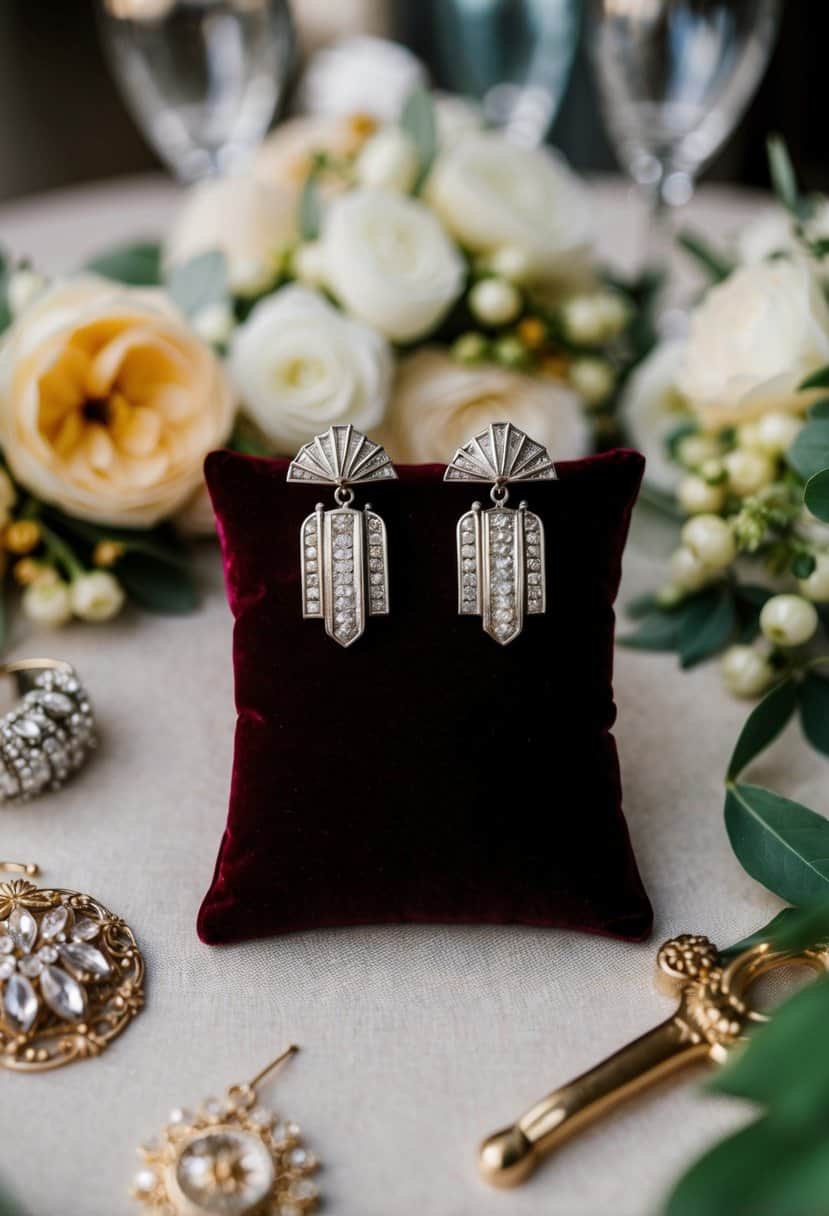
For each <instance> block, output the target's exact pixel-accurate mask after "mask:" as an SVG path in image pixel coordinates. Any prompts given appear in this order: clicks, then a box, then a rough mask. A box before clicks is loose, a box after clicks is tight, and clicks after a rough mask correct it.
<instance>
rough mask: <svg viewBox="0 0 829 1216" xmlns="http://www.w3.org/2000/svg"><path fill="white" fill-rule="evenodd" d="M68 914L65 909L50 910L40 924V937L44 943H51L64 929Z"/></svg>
mask: <svg viewBox="0 0 829 1216" xmlns="http://www.w3.org/2000/svg"><path fill="white" fill-rule="evenodd" d="M68 917H69V913H68V912H67V910H66V908H64V907H60V908H52V909H51V910H50V911H49V912H47V913H46V915H45V916H44V918H43V920H42V921H41V922H40V935H41V937H42V938H43V940H44V941H45V942H52V941H54V940H55V938H56V937H57V936H58V934H59V933H63V931H64V929H65V928H66V921H67V919H68Z"/></svg>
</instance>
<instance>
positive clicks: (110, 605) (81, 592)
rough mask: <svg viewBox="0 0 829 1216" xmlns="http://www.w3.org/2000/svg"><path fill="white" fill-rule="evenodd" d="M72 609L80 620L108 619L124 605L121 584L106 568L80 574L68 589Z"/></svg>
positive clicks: (115, 614)
mask: <svg viewBox="0 0 829 1216" xmlns="http://www.w3.org/2000/svg"><path fill="white" fill-rule="evenodd" d="M70 597H71V603H72V611H73V612H74V614H75V616H77V617H80V619H81V620H82V621H108V620H110V619H111V618H112V617H114V616H117V615H118V613H119V612H120V611H121V609H122V608H123V606H124V599H125V596H124V591H123V588H122V587H121V584H120V583H119V582H118V580H117V579H116V578H115V577H114V575H112V574H109V573H108V572H107V571H106V570H93V571H92V572H91V573H90V574H80V575H78V577H77V578H76V579H75V580H74V581H73V583H72V587H71V590H70Z"/></svg>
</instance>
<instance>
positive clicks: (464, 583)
mask: <svg viewBox="0 0 829 1216" xmlns="http://www.w3.org/2000/svg"><path fill="white" fill-rule="evenodd" d="M460 549H461V552H460V560H461V611H462V612H464V613H477V612H478V547H477V541H476V537H475V517H474V515H473V514H472V513H471V512H470V514H469V515H464V517H463V519H462V520H461V524H460Z"/></svg>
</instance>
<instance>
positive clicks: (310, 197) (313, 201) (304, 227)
mask: <svg viewBox="0 0 829 1216" xmlns="http://www.w3.org/2000/svg"><path fill="white" fill-rule="evenodd" d="M297 220H298V226H299V235H300V236H301V238H302V240H303V241H315V240H316V239H317V237H318V236H319V234H320V232H321V230H322V197H321V195H320V191H319V186H318V184H317V175H316V172H311V173H309V174H308V176H307V178H306V179H305V184H304V186H303V187H302V193H301V194H300V196H299V210H298V216H297Z"/></svg>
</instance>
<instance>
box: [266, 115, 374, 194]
mask: <svg viewBox="0 0 829 1216" xmlns="http://www.w3.org/2000/svg"><path fill="white" fill-rule="evenodd" d="M375 128H376V124H375V123H374V122H373V120H370V119H369V120H365V119H350V118H336V117H334V118H320V117H302V118H290V119H288V121H287V122H282V123H280V124H279V126H278V127H276V128H275V130H274V131H273V132H272V134H270V135H269V136H268V138H267V139H266V140H265V141H264V143H263V144H262V146H261V147H260V148H259V151H258V152H257V154H256V159H255V161H254V164H253V176H254V177H255V178H256V180H257V181H259V182H263V183H264V184H265V185H266V186H268V187H269V188H270V189H271V190H276V191H278V192H279V194H280V195H282V196H284V197H286V198H287V199H288V200H289V202H290V204H291V206H293V207H296V204H297V203H298V201H299V196H300V193H301V191H302V187H303V186H304V185H305V181H306V179H307V177H308V174H309V173H310V172H311V169H312V168H313V165H314V158H315V156H316V155H317V154H318V153H322V152H324V153H326V155H328V156H331V157H333V158H334V159H335V160H341V159H344V158H346V157H349V156H352V155H353V154H354V153H355V152H356V151H357V150H358V149H359V147H360V146H361V144H362V143H363V141H364V140H365V139H366V137H367V136H369V135H371V134H372V133H373V132H374V130H375Z"/></svg>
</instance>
